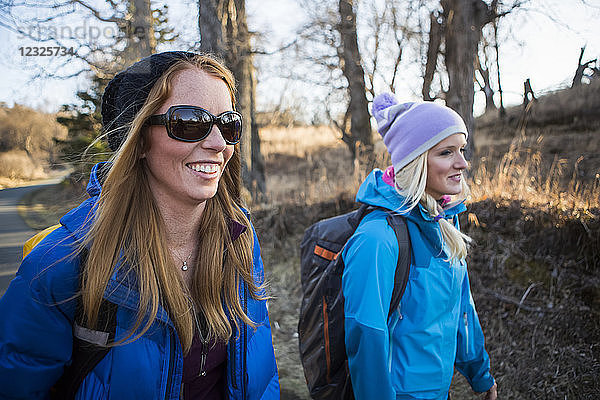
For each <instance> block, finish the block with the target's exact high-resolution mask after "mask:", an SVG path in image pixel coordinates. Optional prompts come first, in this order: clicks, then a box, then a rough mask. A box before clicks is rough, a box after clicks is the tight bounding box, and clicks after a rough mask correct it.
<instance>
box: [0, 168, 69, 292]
mask: <svg viewBox="0 0 600 400" xmlns="http://www.w3.org/2000/svg"><path fill="white" fill-rule="evenodd" d="M61 180H62V177H60V178H56V179H51V180H46V181H43V182H38V183H37V184H32V185H30V186H24V187H19V188H12V189H4V190H0V296H1V295H2V294H4V292H5V291H6V288H7V287H8V284H9V283H10V281H11V280H12V279H13V278H14V276H15V273H16V272H17V269H18V268H19V264H20V263H21V259H22V257H23V243H24V242H25V241H26V240H27V239H29V238H30V237H31V236H33V235H34V234H35V231H34V230H32V229H31V228H29V227H28V226H27V225H26V224H25V222H24V221H23V219H22V218H21V216H20V215H19V213H18V212H17V204H18V203H19V200H20V199H21V197H23V196H24V195H25V194H27V193H29V192H32V191H34V190H37V189H40V188H42V187H44V186H46V185H55V184H57V183H58V182H60V181H61Z"/></svg>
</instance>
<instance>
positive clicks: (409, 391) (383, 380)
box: [342, 169, 494, 400]
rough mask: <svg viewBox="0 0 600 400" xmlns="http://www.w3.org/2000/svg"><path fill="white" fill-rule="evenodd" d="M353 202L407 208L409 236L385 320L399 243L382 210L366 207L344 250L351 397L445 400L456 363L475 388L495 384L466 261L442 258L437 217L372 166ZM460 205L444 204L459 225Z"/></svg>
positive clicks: (345, 310) (343, 278)
mask: <svg viewBox="0 0 600 400" xmlns="http://www.w3.org/2000/svg"><path fill="white" fill-rule="evenodd" d="M357 201H360V202H363V203H367V204H371V205H375V206H379V207H384V208H386V209H389V210H396V211H400V212H401V213H403V214H405V217H406V222H407V226H408V231H409V234H410V238H411V242H412V251H413V256H412V262H411V269H410V274H409V280H408V284H407V287H406V291H405V293H404V296H403V297H402V300H401V301H400V305H399V307H398V309H397V310H395V311H394V312H393V313H392V315H391V316H390V319H389V320H388V318H387V316H388V312H389V308H390V302H391V297H392V288H393V285H394V273H395V269H396V263H397V259H398V251H399V250H398V242H397V240H396V236H395V235H394V231H393V229H392V228H391V227H390V226H389V225H388V224H387V221H386V213H385V212H384V211H382V210H376V211H373V212H371V213H370V214H368V215H367V216H366V217H365V218H364V219H363V220H362V221H361V223H360V225H359V226H358V229H357V230H356V232H355V233H354V235H353V236H352V237H351V238H350V239H349V241H348V243H347V244H346V246H345V248H344V250H343V252H342V257H343V260H344V263H345V269H344V274H343V277H342V290H343V293H344V299H345V301H344V312H345V335H346V337H345V339H346V352H347V354H348V362H349V367H350V376H351V380H352V387H353V390H354V394H355V397H356V399H357V400H366V399H378V400H379V399H381V400H389V399H444V400H445V399H446V398H447V397H448V390H449V387H450V383H451V380H452V375H453V372H454V367H456V368H457V369H458V370H459V371H460V372H461V373H462V374H463V375H464V376H465V377H466V378H467V380H468V381H469V383H470V384H471V386H472V388H473V390H475V391H477V392H485V391H487V390H488V389H490V388H491V387H492V386H493V384H494V378H493V377H492V375H491V374H490V360H489V357H488V354H487V352H486V351H485V348H484V337H483V332H482V330H481V325H480V324H479V318H478V317H477V312H476V311H475V305H474V303H473V298H472V297H471V291H470V288H469V277H468V274H467V269H466V263H465V262H464V260H463V261H461V262H453V263H452V265H451V264H450V262H448V261H446V260H445V259H447V255H446V254H445V253H444V251H443V246H444V245H443V242H442V237H441V232H440V229H439V224H438V223H436V222H434V221H433V219H432V218H431V217H430V216H429V215H428V214H427V213H426V212H425V211H424V209H423V208H422V206H420V205H419V206H417V207H415V208H414V209H413V210H411V211H410V212H409V213H406V211H404V212H402V211H401V209H400V204H401V201H402V198H401V197H400V196H399V195H398V193H397V192H396V191H395V190H394V188H393V187H391V186H389V185H388V184H386V183H385V182H383V180H382V172H381V171H380V170H378V169H375V170H374V171H373V172H371V174H370V175H369V176H368V177H367V179H366V180H365V182H364V183H363V184H362V185H361V187H360V189H359V191H358V194H357ZM465 209H466V208H465V206H464V204H462V203H461V204H459V205H457V206H455V207H453V208H451V209H448V210H446V216H447V217H452V220H453V221H454V223H455V224H456V226H458V217H457V214H458V213H459V212H461V211H464V210H465Z"/></svg>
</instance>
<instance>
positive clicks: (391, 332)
mask: <svg viewBox="0 0 600 400" xmlns="http://www.w3.org/2000/svg"><path fill="white" fill-rule="evenodd" d="M400 311H401V310H400V305H398V317H397V318H396V320H395V321H394V323H393V324H392V327H391V328H390V329H389V332H388V334H389V337H390V351H389V353H388V372H392V353H393V352H394V341H393V336H394V331H395V330H396V325H398V322H400V320H401V319H402V313H401V312H400Z"/></svg>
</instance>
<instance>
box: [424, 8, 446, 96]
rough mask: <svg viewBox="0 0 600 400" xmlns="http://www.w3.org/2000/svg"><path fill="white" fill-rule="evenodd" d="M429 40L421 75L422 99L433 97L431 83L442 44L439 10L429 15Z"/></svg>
mask: <svg viewBox="0 0 600 400" xmlns="http://www.w3.org/2000/svg"><path fill="white" fill-rule="evenodd" d="M429 21H430V24H429V41H428V43H427V61H426V64H425V73H424V75H423V90H422V94H423V100H425V101H430V100H433V99H434V98H435V96H434V97H432V96H431V84H432V82H433V76H434V74H435V71H436V69H437V63H438V55H439V53H440V46H441V44H442V36H443V34H444V26H443V25H442V21H441V17H440V14H439V12H437V11H433V12H431V13H430V15H429Z"/></svg>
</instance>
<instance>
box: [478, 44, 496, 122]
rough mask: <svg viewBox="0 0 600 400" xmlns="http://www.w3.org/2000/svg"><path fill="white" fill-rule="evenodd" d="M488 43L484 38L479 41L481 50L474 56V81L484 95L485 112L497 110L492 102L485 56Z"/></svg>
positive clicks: (492, 90)
mask: <svg viewBox="0 0 600 400" xmlns="http://www.w3.org/2000/svg"><path fill="white" fill-rule="evenodd" d="M488 48H489V45H488V43H487V41H486V40H485V39H484V40H483V41H482V43H481V50H480V52H479V54H478V55H477V56H476V57H475V71H476V74H475V81H476V82H477V84H478V85H479V89H480V90H481V91H482V92H483V94H484V95H485V112H495V111H496V110H497V108H496V104H495V103H494V89H493V88H492V82H491V79H490V67H489V66H488V64H489V60H488V56H487V49H488Z"/></svg>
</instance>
